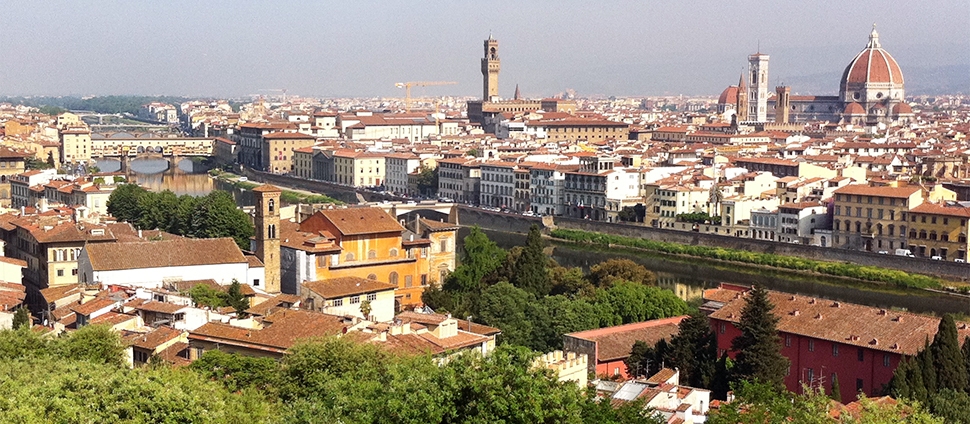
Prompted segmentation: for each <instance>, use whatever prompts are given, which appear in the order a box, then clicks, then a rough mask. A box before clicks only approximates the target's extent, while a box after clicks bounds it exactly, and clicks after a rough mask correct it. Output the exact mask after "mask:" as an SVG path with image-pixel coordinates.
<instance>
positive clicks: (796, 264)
mask: <svg viewBox="0 0 970 424" xmlns="http://www.w3.org/2000/svg"><path fill="white" fill-rule="evenodd" d="M549 235H550V236H551V237H553V238H556V239H561V240H567V241H572V242H576V243H587V244H592V245H599V246H604V247H608V248H625V249H634V250H643V251H653V252H659V253H665V254H672V255H683V256H690V257H697V258H704V259H708V260H718V261H725V262H734V263H740V264H749V265H755V266H759V267H765V268H774V269H783V270H787V271H792V272H802V273H808V274H816V275H824V276H830V277H843V278H851V279H855V280H860V281H865V282H869V283H876V284H890V285H894V286H898V287H907V288H916V289H935V290H939V289H942V288H945V287H951V286H953V285H955V283H953V282H950V281H947V280H943V279H940V278H936V277H930V276H926V275H919V274H909V273H906V272H903V271H898V270H892V269H885V268H878V267H872V266H863V265H856V264H852V263H840V262H823V261H816V260H811V259H803V258H797V257H791V256H781V255H774V254H769V253H756V252H750V251H741V250H734V249H727V248H720V247H706V246H689V245H683V244H677V243H669V242H662V241H654V240H648V239H641V238H632V237H623V236H617V235H610V234H601V233H593V232H588V231H582V230H570V229H555V230H552V231H550V233H549Z"/></svg>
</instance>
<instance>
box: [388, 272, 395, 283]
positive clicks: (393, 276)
mask: <svg viewBox="0 0 970 424" xmlns="http://www.w3.org/2000/svg"><path fill="white" fill-rule="evenodd" d="M387 282H388V283H391V284H393V285H395V286H396V285H397V271H391V275H388V276H387Z"/></svg>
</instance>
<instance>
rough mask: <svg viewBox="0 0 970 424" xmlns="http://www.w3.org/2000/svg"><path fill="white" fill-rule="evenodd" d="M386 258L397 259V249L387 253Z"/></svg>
mask: <svg viewBox="0 0 970 424" xmlns="http://www.w3.org/2000/svg"><path fill="white" fill-rule="evenodd" d="M388 256H390V257H392V258H396V257H397V249H391V251H390V252H388Z"/></svg>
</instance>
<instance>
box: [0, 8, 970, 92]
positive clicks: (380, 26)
mask: <svg viewBox="0 0 970 424" xmlns="http://www.w3.org/2000/svg"><path fill="white" fill-rule="evenodd" d="M5 6H6V8H5V9H6V11H5V13H4V14H3V15H2V16H0V58H2V59H0V95H8V96H9V95H108V94H146V95H156V94H157V95H185V96H246V95H249V94H258V93H260V92H261V90H267V89H282V88H286V89H287V90H288V91H289V92H290V93H293V94H299V95H304V96H321V97H338V96H398V97H399V96H402V90H400V89H396V88H395V87H394V83H395V82H400V81H415V80H448V81H457V82H458V83H459V84H457V85H454V86H445V87H425V88H422V89H421V93H422V94H423V95H462V96H476V95H478V94H479V93H480V87H481V74H480V71H479V69H478V60H479V59H480V58H481V55H482V51H481V40H482V39H484V38H487V37H488V35H489V33H491V34H492V35H493V36H494V37H495V38H496V39H498V40H500V41H501V43H502V53H501V55H502V64H503V69H502V92H501V93H500V94H501V95H502V96H505V97H511V95H512V90H513V89H514V87H515V84H519V85H520V87H521V89H522V94H523V96H526V97H542V96H549V95H555V94H556V93H559V92H562V91H564V90H566V89H573V90H575V91H576V92H577V94H578V95H580V96H597V95H603V96H610V95H616V96H624V95H677V94H685V95H716V94H717V93H719V92H720V91H721V90H722V89H723V88H724V87H725V86H727V85H729V84H733V83H735V82H736V81H737V76H738V74H739V73H740V72H741V71H742V70H743V69H745V67H746V58H747V55H748V54H750V53H754V52H755V51H757V50H759V49H760V51H761V52H763V53H767V54H770V55H771V58H772V65H771V66H772V70H771V77H770V78H771V84H772V86H773V85H774V84H778V83H786V84H790V85H793V89H794V90H795V91H796V92H798V91H801V92H811V93H813V94H835V91H836V90H837V81H838V77H839V75H840V74H841V71H842V69H843V68H844V67H845V65H846V64H847V63H848V61H849V60H851V59H852V57H853V56H854V55H855V54H856V53H857V52H858V51H859V50H861V49H862V48H863V47H864V46H865V43H866V40H867V35H868V34H869V31H870V30H871V25H872V24H873V23H876V24H877V25H878V28H879V32H880V34H881V36H882V38H881V40H882V43H883V46H884V47H885V48H887V49H888V50H889V51H891V52H892V53H893V55H894V57H895V58H896V60H897V61H898V62H899V63H900V65H901V66H902V67H903V68H904V69H905V70H906V72H907V85H908V86H909V87H910V93H912V94H920V91H924V92H928V93H930V94H933V93H934V91H941V90H944V89H945V88H949V89H950V91H962V92H966V91H967V85H968V83H967V82H966V75H967V71H966V70H967V69H970V48H968V40H970V23H968V21H970V14H968V13H967V10H966V4H965V3H964V2H959V1H920V2H884V1H859V2H839V1H821V2H811V3H792V2H782V3H776V2H768V1H753V0H750V1H741V2H714V1H704V2H691V3H689V4H687V3H673V4H654V3H650V4H645V3H639V2H612V3H606V4H599V3H597V4H595V6H594V5H593V4H591V3H588V2H574V1H565V2H535V3H532V2H528V3H521V2H511V1H498V2H489V3H487V4H474V5H472V4H466V3H450V2H433V3H420V4H415V3H404V2H401V3H373V4H362V3H358V2H336V3H331V2H322V3H311V4H301V3H296V2H277V3H272V4H266V3H264V4H254V3H237V2H210V3H205V4H197V3H195V2H166V3H142V2H133V3H128V2H112V1H99V2H83V3H59V4H56V5H50V4H48V5H45V6H44V7H38V5H37V3H34V2H23V1H17V2H8V3H7V4H6V5H5ZM961 76H962V78H961ZM953 80H955V81H956V83H955V84H950V85H946V84H949V83H947V81H953ZM941 81H942V82H941ZM940 84H943V85H942V86H941V85H940ZM941 87H943V88H941ZM954 87H956V89H955V90H954ZM263 93H265V91H263Z"/></svg>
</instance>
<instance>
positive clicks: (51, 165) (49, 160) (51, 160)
mask: <svg viewBox="0 0 970 424" xmlns="http://www.w3.org/2000/svg"><path fill="white" fill-rule="evenodd" d="M47 167H48V168H55V167H56V165H55V162H54V152H47Z"/></svg>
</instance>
